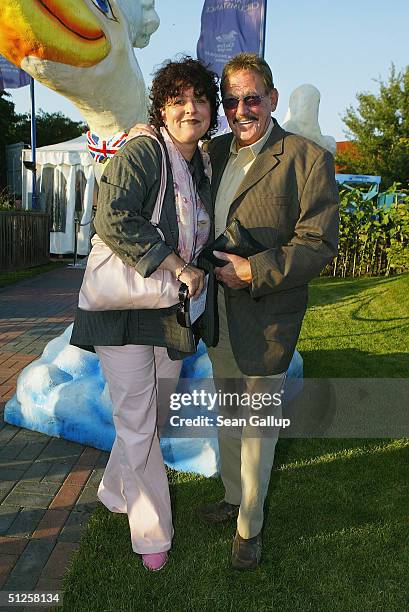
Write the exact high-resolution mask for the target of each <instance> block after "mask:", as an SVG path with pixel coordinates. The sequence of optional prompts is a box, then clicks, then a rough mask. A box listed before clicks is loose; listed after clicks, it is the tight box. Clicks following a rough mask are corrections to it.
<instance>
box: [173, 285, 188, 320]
mask: <svg viewBox="0 0 409 612" xmlns="http://www.w3.org/2000/svg"><path fill="white" fill-rule="evenodd" d="M188 295H189V287H188V286H187V285H186V284H185V283H182V284H181V285H180V287H179V292H178V298H179V304H178V309H177V311H176V320H177V322H178V323H179V325H180V326H181V327H191V323H190V314H189V298H188Z"/></svg>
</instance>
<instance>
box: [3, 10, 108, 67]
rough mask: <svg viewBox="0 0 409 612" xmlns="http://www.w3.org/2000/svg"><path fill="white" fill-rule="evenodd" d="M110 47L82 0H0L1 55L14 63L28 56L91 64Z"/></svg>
mask: <svg viewBox="0 0 409 612" xmlns="http://www.w3.org/2000/svg"><path fill="white" fill-rule="evenodd" d="M101 17H103V16H102V14H101ZM110 48H111V45H110V42H109V40H108V39H107V37H106V35H105V33H104V31H103V30H102V28H101V23H100V21H99V20H98V18H97V16H96V14H94V13H93V12H92V11H91V10H90V8H88V6H87V4H86V2H85V0H0V54H1V55H4V56H5V57H6V58H7V59H8V60H10V61H11V62H12V63H13V64H16V65H17V66H20V65H21V62H22V60H23V59H24V58H25V57H30V56H34V57H38V58H39V59H43V60H50V61H53V62H58V63H60V64H69V65H71V66H84V67H87V66H94V65H95V64H98V63H99V62H100V61H102V60H103V59H104V58H105V57H106V56H107V55H108V53H109V51H110Z"/></svg>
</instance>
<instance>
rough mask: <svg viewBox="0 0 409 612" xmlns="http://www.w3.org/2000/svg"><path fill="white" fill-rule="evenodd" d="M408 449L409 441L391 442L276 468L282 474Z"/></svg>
mask: <svg viewBox="0 0 409 612" xmlns="http://www.w3.org/2000/svg"><path fill="white" fill-rule="evenodd" d="M407 447H409V439H406V438H405V439H401V440H394V441H393V442H389V443H384V444H379V445H378V446H371V447H360V448H353V449H346V450H342V451H338V452H336V453H325V454H324V455H320V456H319V457H313V458H311V459H306V460H300V461H294V462H293V463H286V464H284V465H280V466H279V467H277V470H279V471H281V472H284V471H287V470H295V469H298V468H303V467H307V466H310V465H318V464H320V463H330V462H331V461H339V460H346V459H353V458H355V457H363V456H365V455H374V454H376V453H389V452H391V451H394V450H401V449H402V448H407Z"/></svg>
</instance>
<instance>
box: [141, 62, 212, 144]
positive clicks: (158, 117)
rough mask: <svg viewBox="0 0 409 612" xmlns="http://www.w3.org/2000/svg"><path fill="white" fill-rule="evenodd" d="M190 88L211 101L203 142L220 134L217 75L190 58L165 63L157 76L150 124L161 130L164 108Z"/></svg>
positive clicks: (155, 77) (153, 87) (156, 73)
mask: <svg viewBox="0 0 409 612" xmlns="http://www.w3.org/2000/svg"><path fill="white" fill-rule="evenodd" d="M189 87H193V90H194V92H195V95H196V96H203V95H204V96H205V97H206V98H207V99H208V100H209V102H210V109H211V118H210V127H209V129H208V131H207V132H206V134H205V135H204V136H203V140H207V139H209V138H210V137H211V136H212V134H214V133H215V132H216V131H217V111H218V108H219V104H220V99H219V88H218V76H217V74H216V73H215V72H212V71H211V70H209V69H208V68H206V66H205V65H204V64H202V63H201V62H200V61H199V60H195V59H193V58H192V57H190V56H188V55H185V56H183V57H182V58H181V59H180V60H177V61H172V60H167V61H165V62H164V63H163V64H162V66H161V67H160V68H159V69H158V70H157V71H156V72H155V73H154V77H153V81H152V85H151V89H150V94H149V99H150V101H151V106H150V109H149V122H150V123H151V124H152V125H153V126H154V127H155V128H156V129H157V130H159V128H161V127H162V126H163V125H164V123H163V119H162V112H161V111H162V109H163V108H164V107H165V106H166V104H167V103H168V102H169V100H172V99H173V98H176V97H177V96H179V95H180V94H181V93H182V91H184V90H185V89H188V88H189Z"/></svg>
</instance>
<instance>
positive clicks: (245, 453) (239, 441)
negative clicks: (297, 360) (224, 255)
mask: <svg viewBox="0 0 409 612" xmlns="http://www.w3.org/2000/svg"><path fill="white" fill-rule="evenodd" d="M218 297H219V299H218V304H219V343H218V345H217V346H216V347H214V348H209V349H208V353H209V357H210V360H211V362H212V366H213V377H214V379H215V384H216V388H217V381H218V380H219V381H222V380H223V379H226V378H234V379H244V380H245V388H246V391H247V392H248V393H251V391H258V390H259V388H260V386H261V387H262V388H263V390H264V391H266V389H267V386H266V383H268V392H269V393H270V394H273V393H276V392H280V391H281V388H282V386H283V383H284V377H285V374H277V375H275V376H268V377H257V376H254V377H253V376H246V375H245V374H243V373H242V372H241V371H240V370H239V368H238V365H237V363H236V360H235V358H234V355H233V352H232V349H231V344H230V338H229V332H228V326H227V319H226V307H225V301H224V295H223V292H222V291H221V290H220V289H219V296H218ZM243 316H245V313H243ZM219 410H220V408H219ZM274 416H275V417H276V418H280V417H281V410H279V409H277V410H276V411H275V412H274ZM275 431H276V434H273V435H272V436H271V435H269V436H268V437H267V436H265V435H264V436H262V435H260V436H259V437H250V432H251V428H249V427H248V426H244V427H243V428H242V431H241V435H237V433H235V432H233V431H229V429H228V428H223V429H222V428H219V432H218V438H219V451H220V468H221V477H222V480H223V484H224V488H225V492H226V493H225V501H226V502H228V503H230V504H240V511H239V516H238V519H237V530H238V532H239V534H240V535H241V537H242V538H252V537H254V536H256V535H258V534H259V533H260V531H261V528H262V526H263V519H264V512H263V507H264V500H265V498H266V495H267V491H268V484H269V482H270V474H271V469H272V467H273V462H274V451H275V446H276V442H277V438H278V429H276V430H275Z"/></svg>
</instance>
